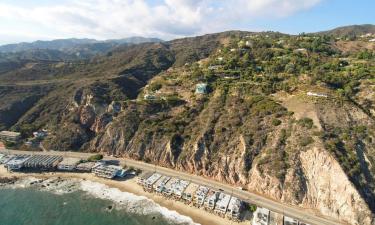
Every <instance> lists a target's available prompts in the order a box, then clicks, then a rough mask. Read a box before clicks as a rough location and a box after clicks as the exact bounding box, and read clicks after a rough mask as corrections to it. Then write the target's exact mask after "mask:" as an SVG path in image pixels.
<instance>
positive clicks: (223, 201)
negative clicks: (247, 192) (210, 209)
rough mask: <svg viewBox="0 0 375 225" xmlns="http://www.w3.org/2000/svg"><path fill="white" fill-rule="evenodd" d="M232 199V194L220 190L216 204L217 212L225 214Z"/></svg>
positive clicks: (221, 214)
mask: <svg viewBox="0 0 375 225" xmlns="http://www.w3.org/2000/svg"><path fill="white" fill-rule="evenodd" d="M230 199H231V196H230V195H228V194H225V193H224V192H220V194H219V197H218V199H217V202H216V205H215V213H217V214H218V215H220V216H225V213H226V212H227V209H228V205H229V202H230Z"/></svg>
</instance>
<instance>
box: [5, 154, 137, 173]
mask: <svg viewBox="0 0 375 225" xmlns="http://www.w3.org/2000/svg"><path fill="white" fill-rule="evenodd" d="M0 164H3V165H4V166H5V168H6V169H7V170H9V171H20V170H24V171H27V170H31V171H34V170H41V171H55V170H59V171H69V172H73V171H76V172H92V173H94V174H95V175H96V176H98V177H103V178H108V179H113V178H115V177H124V176H125V175H127V174H133V173H134V172H133V171H130V170H128V171H125V170H124V169H123V168H122V167H121V166H117V165H111V164H108V163H107V162H106V161H98V162H87V161H83V160H81V159H79V158H70V157H62V156H56V155H39V154H38V155H28V154H20V155H11V154H0Z"/></svg>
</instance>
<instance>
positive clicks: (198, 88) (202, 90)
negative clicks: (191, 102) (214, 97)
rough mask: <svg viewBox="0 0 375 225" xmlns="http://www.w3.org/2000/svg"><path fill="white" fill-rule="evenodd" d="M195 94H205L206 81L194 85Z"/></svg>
mask: <svg viewBox="0 0 375 225" xmlns="http://www.w3.org/2000/svg"><path fill="white" fill-rule="evenodd" d="M195 93H196V94H207V84H206V83H199V84H197V85H196V87H195Z"/></svg>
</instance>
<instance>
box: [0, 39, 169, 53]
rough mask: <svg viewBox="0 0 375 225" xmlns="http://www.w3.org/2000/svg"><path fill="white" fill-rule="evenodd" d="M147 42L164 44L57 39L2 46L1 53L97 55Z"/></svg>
mask: <svg viewBox="0 0 375 225" xmlns="http://www.w3.org/2000/svg"><path fill="white" fill-rule="evenodd" d="M146 42H162V40H160V39H158V38H145V37H129V38H123V39H111V40H105V41H99V40H95V39H87V38H84V39H77V38H70V39H57V40H52V41H35V42H30V43H29V42H22V43H17V44H7V45H2V46H0V52H1V53H15V52H22V51H29V50H35V49H49V50H59V51H63V52H66V53H73V52H75V53H79V52H80V51H84V52H86V53H87V51H90V52H93V53H97V52H105V51H108V50H109V49H111V48H113V47H117V46H119V45H129V44H140V43H146Z"/></svg>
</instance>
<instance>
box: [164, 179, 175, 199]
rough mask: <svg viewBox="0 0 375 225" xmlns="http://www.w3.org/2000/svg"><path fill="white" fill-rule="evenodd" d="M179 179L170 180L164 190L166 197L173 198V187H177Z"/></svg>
mask: <svg viewBox="0 0 375 225" xmlns="http://www.w3.org/2000/svg"><path fill="white" fill-rule="evenodd" d="M177 180H178V179H177V178H174V177H173V178H172V179H170V180H169V181H168V182H167V183H166V184H165V188H164V192H163V194H164V195H165V196H171V195H172V194H173V187H174V185H175V183H176V182H177Z"/></svg>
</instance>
